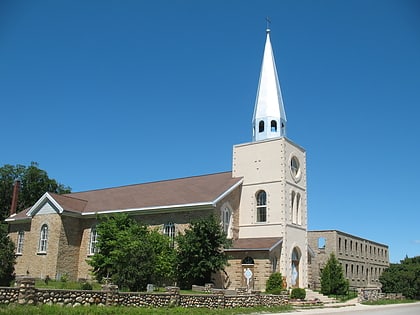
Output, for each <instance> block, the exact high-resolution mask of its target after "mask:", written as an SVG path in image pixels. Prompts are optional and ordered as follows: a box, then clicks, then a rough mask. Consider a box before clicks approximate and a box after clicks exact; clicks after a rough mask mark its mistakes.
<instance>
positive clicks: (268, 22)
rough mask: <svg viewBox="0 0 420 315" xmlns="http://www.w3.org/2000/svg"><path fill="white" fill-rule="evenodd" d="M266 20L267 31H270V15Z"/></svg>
mask: <svg viewBox="0 0 420 315" xmlns="http://www.w3.org/2000/svg"><path fill="white" fill-rule="evenodd" d="M265 20H266V22H267V32H269V31H270V25H271V20H270V18H269V17H268V16H267V17H266V18H265Z"/></svg>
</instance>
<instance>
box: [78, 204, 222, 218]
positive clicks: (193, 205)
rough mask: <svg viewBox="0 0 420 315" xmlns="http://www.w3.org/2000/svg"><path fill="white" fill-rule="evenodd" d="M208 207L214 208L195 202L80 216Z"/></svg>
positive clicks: (85, 213)
mask: <svg viewBox="0 0 420 315" xmlns="http://www.w3.org/2000/svg"><path fill="white" fill-rule="evenodd" d="M208 206H210V207H214V205H213V203H212V202H197V203H188V204H181V205H168V206H159V207H145V208H132V209H122V210H121V209H120V210H102V211H91V212H83V213H81V215H82V216H88V215H96V214H107V213H124V212H136V211H150V210H166V209H174V210H177V209H178V208H189V207H200V208H203V209H204V208H207V207H208ZM200 210H201V209H200Z"/></svg>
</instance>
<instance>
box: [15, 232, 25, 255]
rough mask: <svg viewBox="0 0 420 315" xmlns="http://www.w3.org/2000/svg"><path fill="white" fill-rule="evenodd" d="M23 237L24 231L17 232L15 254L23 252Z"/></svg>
mask: <svg viewBox="0 0 420 315" xmlns="http://www.w3.org/2000/svg"><path fill="white" fill-rule="evenodd" d="M24 237H25V232H24V231H19V233H18V238H17V243H16V244H17V245H16V254H22V251H23V240H24Z"/></svg>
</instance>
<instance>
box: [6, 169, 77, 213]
mask: <svg viewBox="0 0 420 315" xmlns="http://www.w3.org/2000/svg"><path fill="white" fill-rule="evenodd" d="M17 179H18V180H20V182H21V189H20V192H19V199H18V205H17V209H18V210H23V209H26V208H28V207H31V206H33V205H34V204H35V202H37V201H38V199H39V198H40V197H41V196H42V195H43V194H44V193H46V192H54V193H57V194H64V193H70V192H71V188H70V187H67V186H64V185H63V184H60V183H58V182H57V181H56V180H55V179H51V178H49V177H48V174H47V172H46V171H44V170H42V169H40V168H39V167H38V163H36V162H32V163H31V165H30V166H24V165H10V164H5V165H3V166H2V167H0V220H1V221H2V220H4V219H5V218H7V217H8V216H9V213H10V206H11V203H12V195H13V184H14V182H15V180H17Z"/></svg>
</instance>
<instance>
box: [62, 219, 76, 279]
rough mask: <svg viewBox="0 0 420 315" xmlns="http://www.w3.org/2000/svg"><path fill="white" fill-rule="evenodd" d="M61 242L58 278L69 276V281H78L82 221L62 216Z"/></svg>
mask: <svg viewBox="0 0 420 315" xmlns="http://www.w3.org/2000/svg"><path fill="white" fill-rule="evenodd" d="M61 220H62V226H63V228H62V229H61V233H60V240H59V244H58V255H57V271H56V278H57V279H59V278H60V277H61V276H62V275H64V274H67V275H68V277H69V279H71V280H77V278H78V269H79V266H78V264H79V253H80V245H81V239H82V238H81V230H80V219H78V218H73V217H67V216H62V217H61Z"/></svg>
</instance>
